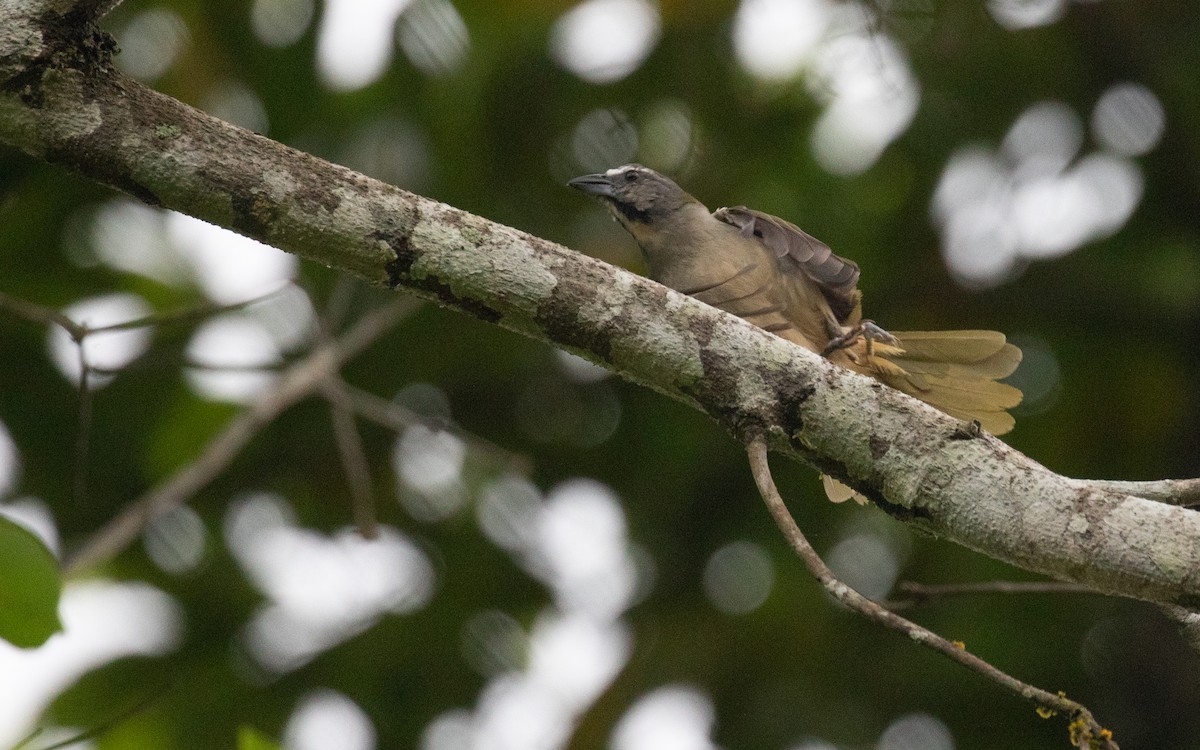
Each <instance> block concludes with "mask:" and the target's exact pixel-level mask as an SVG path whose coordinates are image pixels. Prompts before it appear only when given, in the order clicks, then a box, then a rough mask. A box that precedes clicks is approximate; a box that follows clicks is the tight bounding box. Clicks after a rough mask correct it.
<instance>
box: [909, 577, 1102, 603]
mask: <svg viewBox="0 0 1200 750" xmlns="http://www.w3.org/2000/svg"><path fill="white" fill-rule="evenodd" d="M896 591H897V592H898V593H899V594H900V596H899V597H898V598H895V599H892V600H891V601H889V602H888V603H887V605H888V607H890V608H891V609H899V608H901V607H910V606H913V605H915V604H921V603H922V602H926V601H929V600H930V599H942V598H945V597H950V596H975V595H981V594H1099V593H1100V592H1099V591H1096V590H1095V589H1093V588H1091V587H1090V586H1085V585H1083V584H1082V583H1072V582H1069V581H981V582H978V583H917V582H916V581H901V582H900V583H898V584H896Z"/></svg>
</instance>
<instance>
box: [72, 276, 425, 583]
mask: <svg viewBox="0 0 1200 750" xmlns="http://www.w3.org/2000/svg"><path fill="white" fill-rule="evenodd" d="M419 304H420V303H419V302H418V301H417V300H415V299H402V300H399V301H397V302H394V303H392V304H389V305H386V306H384V307H379V308H376V309H374V310H372V311H370V312H368V313H367V314H365V315H364V316H363V317H362V318H361V319H360V320H359V321H358V322H357V323H356V324H355V325H354V326H353V327H352V328H351V329H350V330H349V331H348V332H347V333H345V334H344V335H342V336H341V337H340V338H339V339H338V340H337V341H333V342H329V343H327V344H322V345H321V346H318V347H317V348H316V349H315V350H313V352H312V353H311V354H310V355H308V356H307V357H305V358H304V359H303V360H301V361H300V362H297V363H296V364H294V365H292V366H291V367H289V368H288V369H287V370H286V371H284V372H283V373H282V374H281V375H280V378H279V382H278V384H277V385H276V386H275V387H274V388H273V389H272V390H271V391H270V392H268V393H266V394H265V395H264V396H263V397H262V398H260V399H259V400H258V401H256V402H254V403H253V404H252V405H250V406H249V407H248V408H247V409H246V410H245V411H243V412H242V413H240V414H238V415H237V416H236V417H234V418H233V419H232V420H231V421H230V422H229V424H228V425H227V426H226V427H225V429H224V430H223V431H222V432H221V434H219V435H217V436H216V437H215V438H214V439H213V440H212V442H210V443H209V444H208V446H207V447H206V448H205V449H204V452H203V453H201V454H200V455H199V456H198V457H197V458H196V460H195V461H193V462H191V463H190V464H188V465H187V466H184V467H183V468H181V469H179V471H177V472H175V474H173V475H172V476H171V477H170V478H168V479H167V480H166V481H164V482H163V483H161V484H159V485H158V486H157V487H155V488H153V489H152V490H150V491H149V492H148V493H146V494H145V495H143V496H142V497H141V498H139V499H138V500H136V501H134V502H133V503H131V504H130V505H128V506H127V507H126V508H125V509H124V510H123V511H122V512H121V513H120V514H118V515H117V517H116V518H114V519H112V520H111V521H110V522H109V523H108V524H107V525H105V526H104V527H103V528H101V529H100V530H99V531H97V532H96V533H95V534H94V535H93V536H92V537H91V538H90V539H89V540H88V541H87V542H86V543H85V544H84V546H83V547H82V548H81V549H79V550H78V551H77V552H76V553H75V554H74V555H73V556H72V557H71V558H70V559H68V561H67V562H66V564H65V565H64V569H65V571H66V572H67V573H73V572H77V571H79V570H82V569H85V568H88V567H91V566H93V565H96V564H97V563H100V562H103V561H105V560H109V559H111V558H112V557H114V556H116V555H117V554H118V553H120V552H121V550H123V549H125V548H126V547H127V546H129V544H130V543H131V542H132V541H133V540H134V539H135V538H136V537H137V535H138V534H139V533H140V532H141V531H142V529H144V528H145V527H146V526H147V524H149V523H150V522H151V521H153V520H154V519H155V518H157V517H158V516H159V515H161V514H162V513H163V512H165V511H168V510H170V509H172V508H175V507H178V506H180V505H183V504H184V503H186V502H188V501H189V500H190V499H191V498H192V497H193V496H194V495H195V494H196V493H197V492H199V491H200V490H201V489H202V488H204V487H205V486H206V485H207V484H208V483H209V482H211V481H212V480H213V479H214V478H215V477H216V476H217V475H218V474H219V473H220V472H221V471H223V470H224V469H225V467H226V466H228V465H229V463H230V462H231V461H233V459H234V458H236V457H237V455H238V453H240V452H241V450H242V448H244V447H245V446H246V444H247V443H249V442H250V440H251V439H252V438H253V437H254V436H255V435H256V434H258V431H259V430H261V429H262V428H263V427H265V426H266V425H267V424H268V423H269V422H271V421H272V420H273V419H274V418H275V417H276V416H278V415H279V414H280V413H281V412H283V411H284V410H285V409H287V408H288V407H290V406H291V405H292V404H294V403H296V402H297V401H299V400H301V399H302V398H304V397H305V396H307V395H308V394H310V393H311V392H312V391H313V390H314V389H315V388H317V387H318V386H319V385H320V384H321V382H322V381H323V380H325V379H326V378H328V377H330V376H331V375H332V374H334V373H336V372H337V370H338V368H340V367H341V366H342V364H343V363H344V362H346V361H347V360H348V359H350V358H351V357H353V356H355V355H356V354H358V353H359V352H361V351H362V350H363V349H364V348H366V347H367V346H368V345H370V344H371V343H372V342H373V341H375V340H376V339H377V338H379V337H380V336H382V335H383V334H384V333H386V332H387V331H388V330H390V329H391V328H392V327H393V326H394V325H395V324H396V323H398V322H400V320H402V319H403V318H404V317H405V316H407V315H408V314H409V313H410V312H411V311H412V310H414V309H416V307H417V306H418V305H419Z"/></svg>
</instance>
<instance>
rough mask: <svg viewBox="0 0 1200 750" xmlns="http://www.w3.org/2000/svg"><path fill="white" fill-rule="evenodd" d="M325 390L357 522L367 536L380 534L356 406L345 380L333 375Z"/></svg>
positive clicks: (356, 524)
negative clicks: (356, 417) (347, 389)
mask: <svg viewBox="0 0 1200 750" xmlns="http://www.w3.org/2000/svg"><path fill="white" fill-rule="evenodd" d="M321 393H322V395H324V396H325V399H326V400H327V401H328V402H329V416H330V418H331V419H332V420H333V436H334V438H335V440H336V441H337V447H338V453H339V454H340V455H341V458H342V468H344V469H345V470H346V482H347V483H348V484H349V485H350V509H351V513H352V514H353V515H354V525H355V527H356V528H358V533H359V534H361V535H362V537H363V538H364V539H376V538H378V536H379V521H378V520H377V519H376V517H375V498H374V497H373V493H372V491H371V467H370V465H369V464H368V462H367V453H366V451H365V450H364V449H363V443H362V436H361V435H359V434H358V426H357V425H355V424H354V407H353V405H352V404H351V403H350V397H349V396H348V395H347V394H346V388H345V383H344V381H342V380H341V378H338V377H337V376H336V375H331V376H330V377H329V378H327V379H326V380H325V381H324V382H323V383H321Z"/></svg>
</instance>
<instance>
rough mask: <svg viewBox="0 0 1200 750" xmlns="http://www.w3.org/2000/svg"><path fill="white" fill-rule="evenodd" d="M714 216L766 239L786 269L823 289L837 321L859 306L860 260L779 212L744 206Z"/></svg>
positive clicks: (764, 243) (766, 243) (748, 233)
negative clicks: (773, 213)
mask: <svg viewBox="0 0 1200 750" xmlns="http://www.w3.org/2000/svg"><path fill="white" fill-rule="evenodd" d="M713 216H714V217H716V218H717V219H718V220H720V221H723V222H725V223H726V224H729V225H730V226H733V227H736V228H737V229H738V231H740V232H741V233H742V234H743V235H744V236H745V237H747V238H749V237H754V238H757V239H758V240H759V242H761V243H763V245H765V246H766V247H767V248H768V249H769V250H771V252H772V253H773V254H774V255H775V257H776V258H777V259H778V260H779V264H780V268H782V269H783V270H784V271H785V272H787V273H793V274H794V273H802V274H804V276H806V277H807V278H808V279H809V280H811V281H812V282H813V283H814V284H816V286H817V288H818V289H820V290H821V294H822V295H823V296H824V297H825V300H826V301H827V302H829V307H830V308H832V310H833V314H834V316H836V318H837V320H838V322H845V321H846V320H847V319H849V318H850V316H851V314H852V313H854V311H855V308H856V307H857V306H858V300H859V294H858V291H857V289H856V287H857V286H858V275H859V270H858V264H857V263H855V262H854V261H852V260H847V259H846V258H842V257H840V256H837V255H834V254H833V251H832V250H830V249H829V246H828V245H826V244H825V243H824V242H821V241H820V240H818V239H817V238H816V237H813V236H812V235H811V234H808V233H807V232H805V231H804V230H803V229H801V228H800V227H798V226H796V225H795V224H792V223H791V222H789V221H784V220H783V219H781V218H779V217H778V216H771V215H770V214H765V213H763V212H761V211H755V210H754V209H751V208H746V207H745V206H734V207H733V208H721V209H717V211H716V212H714V213H713Z"/></svg>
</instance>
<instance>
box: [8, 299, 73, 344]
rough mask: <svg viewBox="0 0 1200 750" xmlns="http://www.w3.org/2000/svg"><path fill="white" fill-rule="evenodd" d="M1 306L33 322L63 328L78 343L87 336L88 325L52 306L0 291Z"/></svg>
mask: <svg viewBox="0 0 1200 750" xmlns="http://www.w3.org/2000/svg"><path fill="white" fill-rule="evenodd" d="M0 308H4V309H6V310H8V311H9V312H12V313H14V314H16V315H19V316H20V317H22V318H24V319H25V320H28V321H29V322H31V323H49V324H52V325H56V326H58V327H60V328H62V329H63V330H64V331H66V332H67V335H68V336H70V337H71V339H72V340H73V341H75V342H76V343H78V342H79V341H82V340H83V337H84V336H87V331H88V329H87V326H81V325H79V324H78V323H76V322H75V321H73V320H71V319H70V318H68V317H67V316H66V315H63V314H62V313H61V312H59V311H58V310H55V309H54V308H52V307H45V306H44V305H39V304H37V303H36V302H29V301H28V300H23V299H20V298H18V297H12V296H10V295H7V294H5V293H4V292H0Z"/></svg>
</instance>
